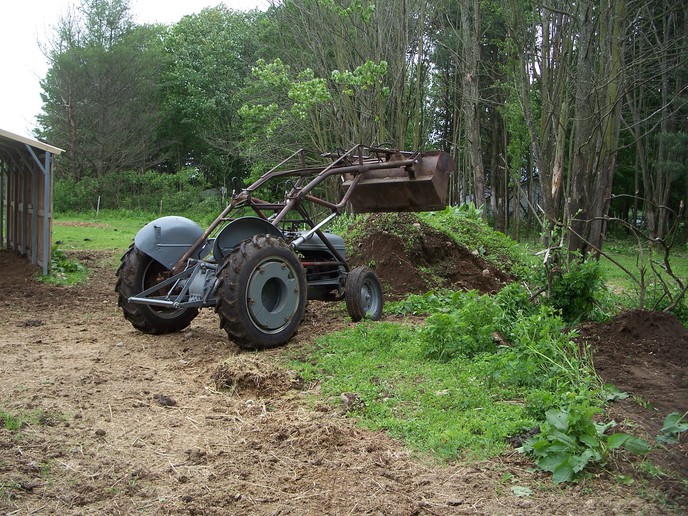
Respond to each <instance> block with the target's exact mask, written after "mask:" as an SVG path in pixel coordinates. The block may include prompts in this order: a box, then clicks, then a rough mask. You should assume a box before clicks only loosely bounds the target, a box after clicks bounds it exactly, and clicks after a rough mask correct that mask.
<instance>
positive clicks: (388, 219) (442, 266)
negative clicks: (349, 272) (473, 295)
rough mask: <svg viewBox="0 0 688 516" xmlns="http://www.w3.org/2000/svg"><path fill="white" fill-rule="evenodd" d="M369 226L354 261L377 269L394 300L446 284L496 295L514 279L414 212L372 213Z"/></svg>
mask: <svg viewBox="0 0 688 516" xmlns="http://www.w3.org/2000/svg"><path fill="white" fill-rule="evenodd" d="M383 217H384V221H382V219H383ZM366 227H367V230H366V232H365V236H363V237H362V238H361V239H360V240H358V241H356V242H355V243H354V252H353V256H351V257H350V260H349V261H350V263H351V265H352V266H354V267H355V266H359V265H366V266H369V267H372V268H374V269H375V272H376V273H377V275H378V277H379V278H380V281H381V282H382V284H383V288H384V291H385V297H387V298H388V299H400V298H403V297H405V296H406V295H408V294H423V293H425V292H428V291H430V290H437V289H441V288H450V289H453V290H477V291H479V292H481V293H483V294H485V293H494V292H497V291H499V290H500V289H501V288H502V287H503V286H504V284H505V283H507V282H508V281H510V277H509V276H508V275H507V274H505V273H504V272H502V271H500V270H499V269H498V268H497V267H495V266H494V265H491V264H490V263H488V262H486V261H485V260H484V259H482V258H481V257H480V256H478V255H477V253H473V252H471V251H470V250H469V249H467V248H465V247H463V246H461V245H458V244H457V243H456V242H454V241H453V240H452V239H451V238H450V237H448V236H447V235H445V234H444V233H442V232H440V231H437V230H436V229H434V228H432V227H430V226H428V225H427V224H425V223H424V222H421V221H419V220H418V218H417V217H416V216H415V215H414V214H409V213H400V214H395V215H390V214H385V215H371V216H370V217H369V218H368V220H367V223H366Z"/></svg>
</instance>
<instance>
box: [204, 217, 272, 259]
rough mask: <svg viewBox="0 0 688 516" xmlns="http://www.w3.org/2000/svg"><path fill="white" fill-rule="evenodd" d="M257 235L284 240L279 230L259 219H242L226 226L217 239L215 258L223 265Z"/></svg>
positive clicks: (214, 246) (214, 248) (214, 245)
mask: <svg viewBox="0 0 688 516" xmlns="http://www.w3.org/2000/svg"><path fill="white" fill-rule="evenodd" d="M256 235H272V236H274V237H277V238H284V235H283V234H282V231H280V229H279V228H277V227H275V226H273V225H272V224H270V223H269V222H268V221H267V220H265V219H261V218H258V217H241V218H238V219H236V220H234V221H232V222H230V223H229V224H227V226H225V227H224V228H223V229H222V231H220V233H219V234H218V235H217V237H216V238H215V243H214V244H213V256H214V257H215V260H216V261H217V263H222V262H223V261H224V259H225V258H226V257H227V256H229V254H230V253H231V252H232V250H233V249H234V248H235V247H236V246H237V245H239V243H241V242H243V241H244V240H248V239H249V238H253V237H254V236H256Z"/></svg>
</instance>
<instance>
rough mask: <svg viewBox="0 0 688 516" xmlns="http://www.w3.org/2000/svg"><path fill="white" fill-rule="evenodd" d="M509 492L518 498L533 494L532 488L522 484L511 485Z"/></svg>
mask: <svg viewBox="0 0 688 516" xmlns="http://www.w3.org/2000/svg"><path fill="white" fill-rule="evenodd" d="M511 492H512V493H514V495H515V496H518V497H519V498H525V497H527V496H530V495H532V494H533V490H532V489H530V488H529V487H524V486H511Z"/></svg>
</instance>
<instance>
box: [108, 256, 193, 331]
mask: <svg viewBox="0 0 688 516" xmlns="http://www.w3.org/2000/svg"><path fill="white" fill-rule="evenodd" d="M168 275H169V270H168V269H167V268H166V267H165V266H164V265H162V264H161V263H160V262H158V261H157V260H154V259H153V258H151V257H150V256H148V255H147V254H145V253H143V252H141V251H140V250H139V249H138V248H137V247H136V246H135V245H132V246H131V247H130V248H129V251H127V252H126V253H125V254H124V256H122V262H121V263H120V266H119V269H118V270H117V284H116V286H115V290H116V291H117V294H118V300H117V304H118V305H119V306H120V308H122V311H123V312H124V317H125V318H126V319H127V320H128V321H129V322H130V323H131V324H132V325H133V326H134V328H136V329H137V330H140V331H142V332H143V333H150V334H154V335H159V334H163V333H174V332H177V331H179V330H183V329H184V328H186V327H187V326H188V325H189V324H191V321H193V319H194V318H195V317H196V316H197V315H198V309H197V308H164V307H159V306H152V305H145V304H139V303H130V302H129V298H130V297H132V296H136V295H138V294H140V293H141V292H143V291H144V290H146V289H149V288H151V287H153V286H155V285H156V284H157V283H160V282H161V281H164V280H165V279H167V277H168ZM161 295H163V293H161Z"/></svg>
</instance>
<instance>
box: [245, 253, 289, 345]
mask: <svg viewBox="0 0 688 516" xmlns="http://www.w3.org/2000/svg"><path fill="white" fill-rule="evenodd" d="M298 300H299V286H298V281H297V279H296V274H295V273H294V271H293V270H292V269H291V267H289V266H288V264H286V263H284V262H281V261H269V262H265V263H262V264H261V265H260V266H259V267H256V269H255V270H254V271H253V274H252V275H251V278H250V280H249V285H248V291H247V299H246V302H247V306H248V313H249V315H250V316H251V319H252V320H253V322H254V324H255V325H256V326H257V327H258V328H260V329H261V330H262V331H265V332H266V333H276V332H278V331H280V330H281V329H282V328H284V327H285V326H286V325H287V324H289V321H291V318H292V317H293V316H294V313H295V312H296V309H297V307H298Z"/></svg>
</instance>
